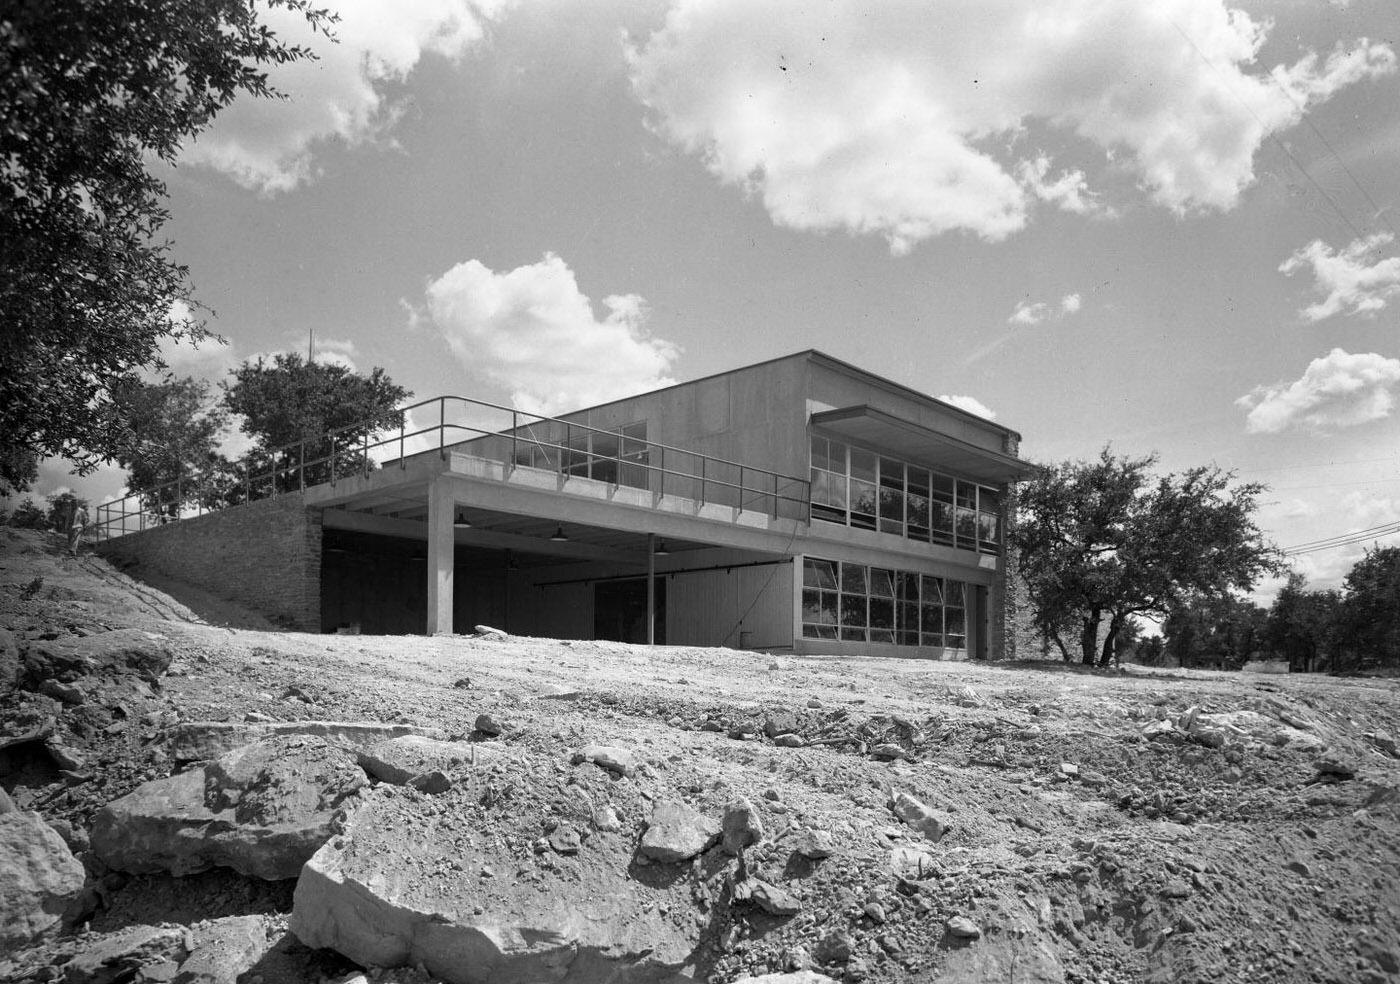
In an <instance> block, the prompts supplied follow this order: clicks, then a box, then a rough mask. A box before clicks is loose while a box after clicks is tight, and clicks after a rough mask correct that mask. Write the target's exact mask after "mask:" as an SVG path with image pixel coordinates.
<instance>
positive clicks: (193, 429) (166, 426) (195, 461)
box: [112, 376, 228, 512]
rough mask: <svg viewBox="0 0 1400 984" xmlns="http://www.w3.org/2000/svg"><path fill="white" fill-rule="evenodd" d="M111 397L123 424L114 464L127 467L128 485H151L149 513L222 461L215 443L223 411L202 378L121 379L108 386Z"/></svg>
mask: <svg viewBox="0 0 1400 984" xmlns="http://www.w3.org/2000/svg"><path fill="white" fill-rule="evenodd" d="M112 402H113V410H114V412H115V413H116V415H117V417H118V419H119V421H120V424H121V427H122V434H121V438H120V444H119V445H118V447H117V449H116V455H115V457H116V459H117V463H118V464H120V465H121V466H122V467H123V468H125V469H126V471H127V475H128V476H129V481H128V482H127V486H128V488H131V489H141V490H151V491H150V492H149V493H148V494H147V496H146V498H147V501H146V503H145V505H146V507H147V508H148V509H150V510H152V511H153V512H172V511H173V510H174V509H175V508H176V507H177V506H178V504H179V500H180V499H181V498H182V497H183V494H184V492H185V491H186V490H185V488H184V487H183V486H184V484H185V483H189V482H190V481H191V480H192V479H193V477H194V476H195V475H196V474H199V473H207V472H209V471H211V470H218V469H220V468H221V466H223V465H224V464H225V462H224V461H223V459H222V456H221V455H220V454H219V452H218V446H219V440H220V437H221V436H222V434H223V432H224V430H225V428H226V427H227V426H228V413H227V411H225V410H224V408H223V405H222V403H220V402H218V401H217V400H216V399H214V398H213V397H212V396H211V395H210V386H209V384H208V383H207V382H204V381H203V380H198V379H192V378H190V377H188V376H186V377H180V378H170V379H166V380H165V381H163V382H159V383H148V382H142V381H140V380H137V379H124V380H120V381H119V382H118V383H117V384H116V385H115V386H113V387H112ZM190 491H191V492H192V491H193V489H190Z"/></svg>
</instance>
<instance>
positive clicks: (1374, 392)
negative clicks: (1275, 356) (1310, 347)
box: [1235, 348, 1400, 434]
mask: <svg viewBox="0 0 1400 984" xmlns="http://www.w3.org/2000/svg"><path fill="white" fill-rule="evenodd" d="M1397 393H1400V359H1387V358H1385V357H1384V356H1381V355H1377V354H1376V353H1375V352H1360V353H1357V354H1355V355H1353V354H1351V353H1349V352H1346V351H1344V350H1342V349H1339V348H1335V349H1333V350H1332V351H1331V352H1329V353H1328V354H1327V355H1324V356H1322V357H1321V358H1318V359H1313V360H1312V362H1310V363H1308V368H1307V370H1306V371H1305V372H1304V373H1303V375H1302V378H1300V379H1296V380H1294V381H1293V382H1280V383H1275V384H1274V385H1272V386H1257V387H1255V389H1254V391H1253V392H1251V393H1246V394H1245V395H1244V396H1242V397H1240V398H1239V399H1238V400H1236V401H1235V405H1236V406H1238V407H1241V408H1243V409H1245V410H1248V411H1249V415H1248V416H1247V417H1246V418H1245V430H1246V431H1248V432H1249V433H1251V434H1276V433H1278V432H1279V431H1282V430H1286V429H1288V428H1290V427H1307V428H1311V429H1313V430H1333V429H1335V428H1338V427H1353V426H1355V425H1357V424H1364V423H1368V422H1369V421H1372V420H1379V419H1381V418H1382V417H1387V416H1389V415H1390V413H1391V411H1392V410H1394V409H1395V400H1396V395H1397Z"/></svg>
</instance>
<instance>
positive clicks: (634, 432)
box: [515, 420, 650, 489]
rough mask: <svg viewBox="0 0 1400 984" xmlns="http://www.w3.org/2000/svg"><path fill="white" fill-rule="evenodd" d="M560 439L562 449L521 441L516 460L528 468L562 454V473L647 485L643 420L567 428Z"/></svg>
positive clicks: (541, 465) (544, 465)
mask: <svg viewBox="0 0 1400 984" xmlns="http://www.w3.org/2000/svg"><path fill="white" fill-rule="evenodd" d="M555 426H558V425H555ZM561 443H562V444H563V449H562V450H557V449H555V448H551V447H548V446H547V445H545V446H542V445H537V444H529V445H526V444H521V445H520V446H519V447H518V448H517V450H516V455H515V463H516V464H518V465H526V466H528V467H531V468H553V467H554V465H553V463H552V459H553V458H554V457H555V456H556V455H559V456H561V457H562V458H563V471H564V473H565V474H568V475H577V476H579V477H580V478H592V479H597V480H598V481H600V482H611V483H612V484H614V485H626V486H630V487H631V488H636V489H644V488H646V487H647V485H648V482H647V464H648V461H649V460H650V453H649V451H648V447H647V424H646V421H645V420H642V421H638V422H637V423H634V424H625V425H623V426H622V427H619V428H618V429H617V430H615V431H590V430H579V431H574V432H572V433H569V432H568V430H567V429H566V432H565V436H564V438H563V440H562V441H561Z"/></svg>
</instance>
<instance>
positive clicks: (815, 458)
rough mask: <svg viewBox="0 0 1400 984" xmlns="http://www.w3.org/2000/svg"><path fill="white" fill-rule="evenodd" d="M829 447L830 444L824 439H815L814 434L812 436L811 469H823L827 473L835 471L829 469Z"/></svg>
mask: <svg viewBox="0 0 1400 984" xmlns="http://www.w3.org/2000/svg"><path fill="white" fill-rule="evenodd" d="M829 445H830V442H829V441H828V440H827V439H826V438H824V437H817V436H816V435H815V434H814V435H812V467H813V468H825V469H826V470H828V471H833V470H835V469H833V468H832V467H831V458H830V455H829V452H828V446H829Z"/></svg>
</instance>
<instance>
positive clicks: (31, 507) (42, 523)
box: [10, 496, 49, 530]
mask: <svg viewBox="0 0 1400 984" xmlns="http://www.w3.org/2000/svg"><path fill="white" fill-rule="evenodd" d="M10 525H11V526H13V527H15V528H16V529H21V530H46V529H48V528H49V518H48V517H47V516H45V515H44V510H42V509H40V508H39V507H38V506H36V505H35V504H34V500H33V499H31V498H30V497H29V496H25V497H24V501H23V502H21V503H20V504H19V505H18V506H15V511H14V512H12V513H10Z"/></svg>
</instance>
